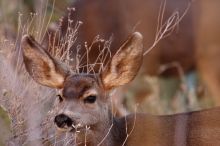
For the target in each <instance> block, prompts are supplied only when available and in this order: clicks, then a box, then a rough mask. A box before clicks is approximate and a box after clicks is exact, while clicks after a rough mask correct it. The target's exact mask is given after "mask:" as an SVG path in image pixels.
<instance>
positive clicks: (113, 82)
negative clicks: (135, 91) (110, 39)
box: [101, 32, 143, 90]
mask: <svg viewBox="0 0 220 146" xmlns="http://www.w3.org/2000/svg"><path fill="white" fill-rule="evenodd" d="M142 58H143V37H142V35H141V34H140V33H138V32H135V33H133V34H132V35H131V37H129V38H128V39H127V41H126V42H125V43H124V44H123V45H122V46H121V47H120V48H119V50H118V51H117V53H116V54H115V55H114V56H113V58H112V60H111V62H109V63H108V64H107V66H106V68H105V69H104V71H103V72H102V73H101V80H102V82H103V84H104V87H105V89H107V90H111V89H113V88H115V87H117V86H121V85H124V84H126V83H128V82H130V81H131V80H133V79H134V77H135V76H136V74H137V73H138V70H139V68H140V66H141V64H142Z"/></svg>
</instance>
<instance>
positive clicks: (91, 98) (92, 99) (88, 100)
mask: <svg viewBox="0 0 220 146" xmlns="http://www.w3.org/2000/svg"><path fill="white" fill-rule="evenodd" d="M95 101H96V96H95V95H90V96H87V97H86V98H85V99H84V103H94V102H95Z"/></svg>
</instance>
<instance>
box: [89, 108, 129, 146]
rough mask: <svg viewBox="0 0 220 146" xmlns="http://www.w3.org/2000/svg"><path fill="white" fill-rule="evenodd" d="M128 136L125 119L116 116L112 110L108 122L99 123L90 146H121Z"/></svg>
mask: <svg viewBox="0 0 220 146" xmlns="http://www.w3.org/2000/svg"><path fill="white" fill-rule="evenodd" d="M125 137H126V127H125V120H124V119H122V118H116V117H114V116H113V115H112V114H111V112H110V114H109V115H108V122H105V123H102V124H99V126H98V127H97V129H96V134H95V137H94V138H93V139H94V140H97V141H93V142H92V143H90V144H89V146H95V145H98V146H121V145H122V144H123V143H124V140H125Z"/></svg>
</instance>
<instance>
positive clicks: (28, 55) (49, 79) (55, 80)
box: [21, 35, 70, 88]
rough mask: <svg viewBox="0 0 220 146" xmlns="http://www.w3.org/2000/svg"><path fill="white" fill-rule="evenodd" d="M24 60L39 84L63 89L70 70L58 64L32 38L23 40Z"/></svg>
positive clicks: (25, 37)
mask: <svg viewBox="0 0 220 146" xmlns="http://www.w3.org/2000/svg"><path fill="white" fill-rule="evenodd" d="M21 47H22V49H23V59H24V64H25V67H26V70H27V72H28V73H29V74H30V76H31V77H32V78H33V79H34V80H35V81H36V82H38V83H39V84H42V85H45V86H48V87H52V88H62V87H63V83H64V80H65V78H66V76H67V75H68V74H69V73H70V70H69V69H67V67H65V65H64V64H62V63H61V62H58V61H57V60H55V58H53V57H52V56H50V54H49V53H48V52H47V51H46V50H44V49H43V47H42V46H41V45H40V44H38V43H37V42H36V41H35V39H34V38H33V37H31V36H28V35H25V36H24V37H23V38H22V42H21Z"/></svg>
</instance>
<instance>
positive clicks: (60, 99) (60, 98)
mask: <svg viewBox="0 0 220 146" xmlns="http://www.w3.org/2000/svg"><path fill="white" fill-rule="evenodd" d="M57 97H58V98H59V102H62V101H63V97H62V96H61V95H60V94H58V95H57Z"/></svg>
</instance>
